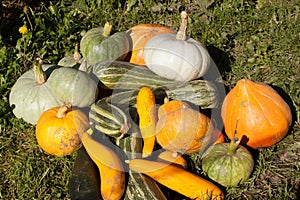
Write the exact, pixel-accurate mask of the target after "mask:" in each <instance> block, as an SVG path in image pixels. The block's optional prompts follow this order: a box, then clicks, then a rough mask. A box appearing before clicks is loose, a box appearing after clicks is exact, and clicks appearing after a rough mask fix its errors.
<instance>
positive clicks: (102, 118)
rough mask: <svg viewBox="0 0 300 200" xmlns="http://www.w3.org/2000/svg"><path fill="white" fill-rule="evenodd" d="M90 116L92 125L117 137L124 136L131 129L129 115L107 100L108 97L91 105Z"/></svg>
mask: <svg viewBox="0 0 300 200" xmlns="http://www.w3.org/2000/svg"><path fill="white" fill-rule="evenodd" d="M89 118H90V122H91V125H92V127H94V128H95V129H96V130H98V131H100V132H102V133H104V134H106V135H108V136H111V137H113V138H116V139H118V140H119V139H120V138H122V137H123V136H124V135H125V134H126V133H127V132H128V131H129V129H130V127H131V121H130V118H129V116H128V115H127V114H126V113H125V112H124V111H122V110H121V109H120V108H118V107H117V106H115V105H112V104H110V103H109V102H108V101H107V97H104V98H102V99H100V100H98V101H97V102H96V103H94V104H92V105H91V109H90V111H89Z"/></svg>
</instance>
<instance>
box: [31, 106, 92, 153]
mask: <svg viewBox="0 0 300 200" xmlns="http://www.w3.org/2000/svg"><path fill="white" fill-rule="evenodd" d="M88 128H89V121H88V118H87V116H86V115H85V114H84V113H83V112H82V111H80V110H78V109H71V108H68V107H66V106H62V107H54V108H51V109H48V110H46V111H44V112H43V113H42V114H41V116H40V118H39V120H38V121H37V124H36V139H37V142H38V144H39V146H40V147H41V148H42V149H43V150H44V151H45V152H46V153H48V154H51V155H55V156H65V155H70V154H72V153H73V152H74V151H75V150H76V149H77V148H78V147H79V146H80V144H81V139H80V138H81V135H82V133H83V132H84V131H86V130H87V129H88Z"/></svg>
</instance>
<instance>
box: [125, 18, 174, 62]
mask: <svg viewBox="0 0 300 200" xmlns="http://www.w3.org/2000/svg"><path fill="white" fill-rule="evenodd" d="M127 33H128V34H129V36H130V38H131V40H132V52H131V57H130V61H129V62H131V63H134V64H138V65H145V61H144V47H145V44H146V43H147V41H148V40H149V39H151V38H152V37H153V36H155V35H159V34H163V33H172V34H175V33H176V32H175V31H174V30H172V29H170V28H168V27H165V26H162V25H158V24H138V25H136V26H134V27H131V28H130V29H129V30H128V31H127Z"/></svg>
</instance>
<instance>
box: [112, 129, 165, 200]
mask: <svg viewBox="0 0 300 200" xmlns="http://www.w3.org/2000/svg"><path fill="white" fill-rule="evenodd" d="M118 146H119V147H120V148H121V149H122V150H123V151H124V152H125V154H126V155H127V159H134V158H141V155H142V154H141V152H142V148H143V140H142V137H141V134H140V131H139V128H138V125H137V124H133V126H132V127H131V129H130V131H129V134H128V136H127V137H124V138H122V139H120V141H119V144H118ZM124 200H167V198H166V196H165V195H164V193H163V192H162V190H161V189H160V187H159V186H158V185H157V183H156V182H155V181H154V180H153V179H151V178H149V177H147V176H145V175H143V174H141V173H136V172H132V171H130V170H129V172H128V182H127V187H126V191H125V195H124Z"/></svg>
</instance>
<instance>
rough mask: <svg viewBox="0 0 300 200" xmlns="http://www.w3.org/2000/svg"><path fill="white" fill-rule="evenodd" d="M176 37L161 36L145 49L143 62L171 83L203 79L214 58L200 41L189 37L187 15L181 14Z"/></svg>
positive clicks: (170, 35)
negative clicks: (171, 81)
mask: <svg viewBox="0 0 300 200" xmlns="http://www.w3.org/2000/svg"><path fill="white" fill-rule="evenodd" d="M181 16H182V24H181V27H180V30H179V31H178V33H177V34H160V35H156V36H154V37H152V38H151V39H150V40H149V41H148V42H147V43H146V45H145V48H144V60H145V63H146V65H147V66H148V67H149V69H151V70H152V71H153V72H154V73H156V74H158V75H160V76H162V77H165V78H168V79H172V80H178V81H190V80H193V79H197V78H199V77H202V76H203V75H204V74H205V73H206V72H207V71H208V69H209V67H210V64H211V58H210V55H209V53H208V51H207V49H206V48H205V47H204V46H203V45H202V44H201V43H200V42H199V41H197V40H195V39H193V38H191V37H187V36H186V28H187V13H186V12H184V11H183V12H182V14H181Z"/></svg>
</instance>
